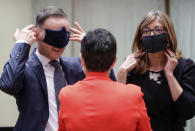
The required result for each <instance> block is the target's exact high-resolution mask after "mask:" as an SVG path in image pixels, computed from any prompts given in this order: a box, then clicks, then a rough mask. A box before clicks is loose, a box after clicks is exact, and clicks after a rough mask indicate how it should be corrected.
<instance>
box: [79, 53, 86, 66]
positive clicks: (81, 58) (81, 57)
mask: <svg viewBox="0 0 195 131" xmlns="http://www.w3.org/2000/svg"><path fill="white" fill-rule="evenodd" d="M80 60H81V65H82V66H83V67H85V62H84V59H83V56H82V54H81V53H80Z"/></svg>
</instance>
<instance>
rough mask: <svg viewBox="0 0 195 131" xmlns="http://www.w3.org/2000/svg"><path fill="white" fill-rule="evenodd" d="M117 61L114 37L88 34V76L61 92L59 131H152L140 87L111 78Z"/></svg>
mask: <svg viewBox="0 0 195 131" xmlns="http://www.w3.org/2000/svg"><path fill="white" fill-rule="evenodd" d="M115 62H116V40H115V38H114V37H113V36H112V34H111V33H110V32H108V31H106V30H104V29H96V30H94V31H91V32H89V33H87V35H86V36H85V37H84V39H83V41H82V43H81V63H82V66H83V69H84V72H85V74H86V77H85V79H84V80H82V81H79V82H77V83H75V84H74V85H69V86H67V87H65V88H63V89H62V90H61V91H60V95H59V99H60V104H61V106H60V114H59V129H58V131H151V126H150V119H149V117H148V115H147V111H146V107H145V104H144V100H143V97H142V96H143V93H142V92H141V88H140V87H138V86H136V85H132V84H129V85H124V84H121V83H117V82H114V81H112V80H111V79H110V78H109V75H108V74H109V71H110V69H111V68H112V67H113V66H114V64H115ZM94 63H95V64H94Z"/></svg>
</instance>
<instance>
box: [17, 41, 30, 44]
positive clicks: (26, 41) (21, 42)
mask: <svg viewBox="0 0 195 131" xmlns="http://www.w3.org/2000/svg"><path fill="white" fill-rule="evenodd" d="M16 43H27V44H29V43H28V42H27V41H25V40H17V41H16ZM29 45H30V44H29Z"/></svg>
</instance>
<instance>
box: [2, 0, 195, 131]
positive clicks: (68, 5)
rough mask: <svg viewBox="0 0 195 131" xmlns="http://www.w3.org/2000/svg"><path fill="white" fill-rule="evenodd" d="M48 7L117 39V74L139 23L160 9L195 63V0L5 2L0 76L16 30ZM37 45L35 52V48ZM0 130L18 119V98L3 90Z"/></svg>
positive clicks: (192, 126) (75, 49) (73, 51)
mask: <svg viewBox="0 0 195 131" xmlns="http://www.w3.org/2000/svg"><path fill="white" fill-rule="evenodd" d="M48 5H55V6H58V7H61V8H63V9H64V11H65V12H66V13H67V14H68V19H69V21H70V23H71V25H73V22H74V21H77V22H79V23H80V25H81V26H82V27H83V29H84V30H85V31H89V30H93V29H95V28H105V29H107V30H109V31H110V32H112V33H113V34H114V36H115V37H116V40H117V43H118V45H117V46H118V47H117V56H118V61H117V64H116V66H115V68H114V71H115V74H116V73H117V69H118V67H119V65H120V64H121V63H122V62H123V61H124V59H125V57H126V56H127V55H128V54H129V53H131V51H130V48H131V45H132V41H133V37H134V34H135V31H136V27H137V25H138V22H139V21H140V20H141V18H142V16H143V15H144V14H146V13H147V12H148V11H150V10H153V9H157V10H160V11H162V12H166V13H168V14H169V15H170V17H171V19H172V20H173V23H174V25H175V30H176V34H177V38H178V45H179V49H180V50H182V53H183V55H184V56H186V57H189V58H192V59H193V60H195V51H194V50H195V45H194V42H195V40H194V39H193V38H194V37H193V36H194V33H195V25H194V22H195V13H194V12H195V9H194V8H193V7H194V6H195V1H194V0H186V1H184V0H1V1H0V18H1V21H0V37H1V48H0V54H1V55H0V73H1V72H2V70H3V66H4V64H5V63H6V61H7V60H8V58H9V53H10V52H11V50H12V48H13V46H14V41H13V39H12V38H13V34H14V32H15V29H16V28H19V29H21V28H23V27H24V26H26V25H28V24H31V23H32V24H35V18H36V14H37V13H38V12H39V11H40V10H41V9H42V8H44V7H46V6H48ZM36 46H37V45H36V43H35V44H34V45H33V46H32V48H31V49H33V48H35V47H36ZM79 52H80V44H79V43H76V42H70V43H69V45H68V46H67V47H66V50H65V52H64V54H63V55H64V56H73V57H77V56H79ZM0 110H1V111H0V127H1V126H14V125H15V122H16V120H17V117H18V111H17V106H16V104H15V99H14V98H13V97H12V96H9V95H7V94H5V93H3V92H1V91H0ZM194 130H195V120H190V121H188V124H187V127H186V131H194Z"/></svg>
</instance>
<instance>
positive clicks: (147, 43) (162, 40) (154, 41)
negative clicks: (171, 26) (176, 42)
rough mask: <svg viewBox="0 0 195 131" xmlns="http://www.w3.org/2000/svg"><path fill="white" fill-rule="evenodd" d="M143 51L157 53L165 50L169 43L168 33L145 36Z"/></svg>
mask: <svg viewBox="0 0 195 131" xmlns="http://www.w3.org/2000/svg"><path fill="white" fill-rule="evenodd" d="M142 45H143V51H144V52H149V53H155V52H159V51H163V50H165V49H166V48H167V47H168V46H169V44H168V41H167V33H162V34H158V35H152V36H144V37H143V39H142Z"/></svg>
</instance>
